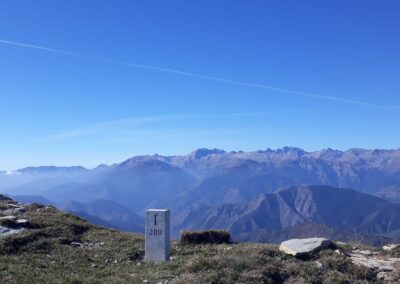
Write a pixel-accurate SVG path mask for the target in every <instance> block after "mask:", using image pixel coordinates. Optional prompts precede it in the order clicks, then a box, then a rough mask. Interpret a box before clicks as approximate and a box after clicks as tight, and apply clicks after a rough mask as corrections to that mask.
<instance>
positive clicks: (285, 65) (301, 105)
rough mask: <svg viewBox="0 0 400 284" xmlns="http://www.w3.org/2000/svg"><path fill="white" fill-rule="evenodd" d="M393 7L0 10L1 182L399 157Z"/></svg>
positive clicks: (118, 1) (124, 4)
mask: <svg viewBox="0 0 400 284" xmlns="http://www.w3.org/2000/svg"><path fill="white" fill-rule="evenodd" d="M399 15H400V1H397V0H392V1H390V0H387V1H378V0H376V1H368V0H359V1H356V0H354V1H353V0H352V1H349V0H336V1H312V0H308V1H298V0H292V1H283V0H282V1H277V0H275V1H272V0H271V1H266V0H263V1H261V0H260V1H232V0H230V1H223V0H219V1H215V0H201V1H187V0H181V1H153V0H146V1H133V0H126V1H122V0H113V1H111V0H109V1H101V0H48V1H44V0H35V1H31V0H25V1H22V0H12V1H0V133H1V135H0V170H12V169H16V168H21V167H25V166H30V165H84V166H88V167H93V166H95V165H97V164H100V163H113V162H119V161H121V160H124V159H126V158H128V157H130V156H133V155H138V154H153V153H159V154H183V153H187V152H190V151H191V150H193V149H195V148H199V147H211V148H214V147H216V148H223V149H225V150H256V149H266V148H280V147H283V146H286V145H288V146H298V147H301V148H304V149H305V150H318V149H322V148H328V147H330V148H335V149H347V148H351V147H364V148H399V147H400V131H399V130H400V129H399V128H400V34H399V31H400V17H399Z"/></svg>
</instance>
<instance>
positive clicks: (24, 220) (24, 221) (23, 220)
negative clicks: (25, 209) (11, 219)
mask: <svg viewBox="0 0 400 284" xmlns="http://www.w3.org/2000/svg"><path fill="white" fill-rule="evenodd" d="M16 223H17V224H20V225H26V224H29V220H26V219H18V220H17V221H16Z"/></svg>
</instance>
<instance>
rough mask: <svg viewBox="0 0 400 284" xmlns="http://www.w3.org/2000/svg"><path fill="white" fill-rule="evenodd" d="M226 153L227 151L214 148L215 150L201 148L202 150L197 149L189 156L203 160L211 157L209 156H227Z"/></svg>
mask: <svg viewBox="0 0 400 284" xmlns="http://www.w3.org/2000/svg"><path fill="white" fill-rule="evenodd" d="M225 153H226V151H224V150H220V149H216V148H214V149H207V148H200V149H197V150H195V151H193V152H192V153H190V154H189V155H190V156H192V157H193V158H194V159H196V160H197V159H201V158H204V157H206V156H209V155H214V154H225Z"/></svg>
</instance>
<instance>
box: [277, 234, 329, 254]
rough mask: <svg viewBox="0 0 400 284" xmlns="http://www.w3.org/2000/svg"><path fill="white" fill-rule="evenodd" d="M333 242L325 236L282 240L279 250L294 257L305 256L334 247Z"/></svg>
mask: <svg viewBox="0 0 400 284" xmlns="http://www.w3.org/2000/svg"><path fill="white" fill-rule="evenodd" d="M334 247H335V244H334V243H333V242H332V241H330V240H328V239H325V238H309V239H292V240H288V241H284V242H282V243H281V245H280V246H279V250H280V251H282V252H284V253H286V254H290V255H293V256H296V257H306V256H310V255H312V254H313V253H316V252H318V251H320V250H323V249H327V248H334Z"/></svg>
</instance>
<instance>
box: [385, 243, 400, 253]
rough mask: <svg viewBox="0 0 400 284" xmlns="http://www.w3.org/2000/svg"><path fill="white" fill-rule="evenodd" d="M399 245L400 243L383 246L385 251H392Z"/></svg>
mask: <svg viewBox="0 0 400 284" xmlns="http://www.w3.org/2000/svg"><path fill="white" fill-rule="evenodd" d="M398 246H400V245H399V244H387V245H385V246H383V247H382V248H383V250H385V251H391V250H393V249H395V248H397V247H398Z"/></svg>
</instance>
